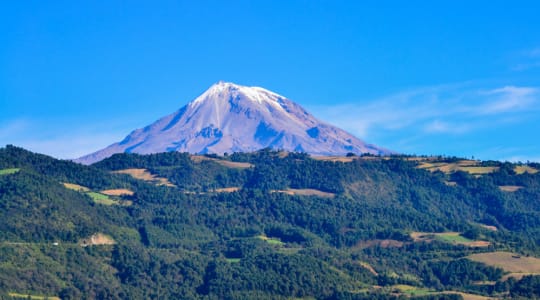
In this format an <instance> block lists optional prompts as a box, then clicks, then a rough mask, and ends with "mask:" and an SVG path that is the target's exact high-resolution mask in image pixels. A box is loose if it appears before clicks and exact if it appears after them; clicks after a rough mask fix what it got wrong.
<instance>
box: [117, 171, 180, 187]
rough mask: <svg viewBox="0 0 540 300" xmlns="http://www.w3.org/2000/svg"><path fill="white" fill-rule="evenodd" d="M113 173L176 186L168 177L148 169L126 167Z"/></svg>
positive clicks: (157, 183)
mask: <svg viewBox="0 0 540 300" xmlns="http://www.w3.org/2000/svg"><path fill="white" fill-rule="evenodd" d="M113 173H117V174H128V175H130V176H131V177H133V178H135V179H139V180H144V181H149V182H152V183H155V184H156V185H164V186H169V187H176V186H175V185H174V184H172V183H171V182H170V181H169V180H168V179H167V178H163V177H157V176H156V175H153V174H152V173H150V172H148V170H147V169H124V170H118V171H113Z"/></svg>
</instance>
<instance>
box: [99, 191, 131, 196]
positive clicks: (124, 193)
mask: <svg viewBox="0 0 540 300" xmlns="http://www.w3.org/2000/svg"><path fill="white" fill-rule="evenodd" d="M100 193H102V194H105V195H107V196H133V194H134V193H133V191H131V190H128V189H111V190H103V191H101V192H100Z"/></svg>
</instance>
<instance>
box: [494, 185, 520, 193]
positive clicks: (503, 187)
mask: <svg viewBox="0 0 540 300" xmlns="http://www.w3.org/2000/svg"><path fill="white" fill-rule="evenodd" d="M522 188H523V187H522V186H519V185H501V186H499V189H500V190H501V191H503V192H511V193H513V192H517V191H519V190H520V189H522Z"/></svg>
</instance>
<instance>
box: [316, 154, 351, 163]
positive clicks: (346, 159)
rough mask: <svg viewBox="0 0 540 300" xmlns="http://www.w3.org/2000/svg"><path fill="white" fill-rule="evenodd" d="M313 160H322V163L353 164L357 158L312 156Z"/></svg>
mask: <svg viewBox="0 0 540 300" xmlns="http://www.w3.org/2000/svg"><path fill="white" fill-rule="evenodd" d="M311 158H313V159H315V160H322V161H332V162H344V163H347V162H352V161H353V160H355V159H356V158H355V157H354V156H351V157H347V156H312V157H311Z"/></svg>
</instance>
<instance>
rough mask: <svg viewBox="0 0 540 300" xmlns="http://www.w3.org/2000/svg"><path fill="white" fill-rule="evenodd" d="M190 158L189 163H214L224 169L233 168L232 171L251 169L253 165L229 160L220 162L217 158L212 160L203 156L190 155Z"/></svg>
mask: <svg viewBox="0 0 540 300" xmlns="http://www.w3.org/2000/svg"><path fill="white" fill-rule="evenodd" d="M190 158H191V161H193V162H195V163H200V162H202V161H208V160H210V161H214V162H216V163H218V164H220V165H222V166H224V167H227V168H233V169H248V168H251V167H253V164H250V163H247V162H235V161H230V160H222V159H217V158H213V157H207V156H204V155H192V156H190Z"/></svg>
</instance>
